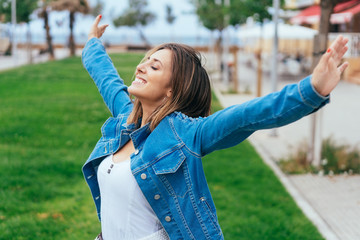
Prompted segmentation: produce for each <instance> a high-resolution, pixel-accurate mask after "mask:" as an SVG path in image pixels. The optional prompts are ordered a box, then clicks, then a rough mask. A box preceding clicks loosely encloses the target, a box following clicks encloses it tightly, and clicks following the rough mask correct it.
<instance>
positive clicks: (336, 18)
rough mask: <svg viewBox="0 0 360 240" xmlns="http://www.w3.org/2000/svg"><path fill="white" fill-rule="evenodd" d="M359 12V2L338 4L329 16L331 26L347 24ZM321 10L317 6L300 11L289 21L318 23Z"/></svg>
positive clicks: (298, 23) (356, 0)
mask: <svg viewBox="0 0 360 240" xmlns="http://www.w3.org/2000/svg"><path fill="white" fill-rule="evenodd" d="M359 12H360V2H359V0H352V1H348V2H344V3H339V4H337V5H336V6H335V7H334V13H333V14H331V17H330V23H331V24H341V23H348V22H350V21H351V19H352V18H353V16H354V15H355V14H357V13H359ZM320 14H321V9H320V6H319V5H314V6H311V7H308V8H306V9H304V10H303V11H301V12H300V13H299V14H298V15H297V16H295V17H293V18H292V19H290V22H291V23H292V24H297V25H302V24H310V25H312V24H315V23H318V22H319V21H320Z"/></svg>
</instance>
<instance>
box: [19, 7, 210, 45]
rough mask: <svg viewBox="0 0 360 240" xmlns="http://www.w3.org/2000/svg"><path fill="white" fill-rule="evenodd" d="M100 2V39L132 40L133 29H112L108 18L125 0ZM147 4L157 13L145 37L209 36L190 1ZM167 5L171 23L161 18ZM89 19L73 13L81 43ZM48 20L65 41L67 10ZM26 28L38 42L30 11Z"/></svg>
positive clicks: (39, 26)
mask: <svg viewBox="0 0 360 240" xmlns="http://www.w3.org/2000/svg"><path fill="white" fill-rule="evenodd" d="M88 1H89V4H90V6H95V4H96V2H97V0H88ZM102 2H103V3H104V10H103V12H102V15H103V18H102V20H101V23H104V24H105V23H108V24H110V26H109V27H108V28H107V30H106V33H105V34H104V38H105V39H106V38H108V39H111V40H112V41H115V40H118V41H122V42H124V41H125V42H128V41H134V39H136V38H137V37H138V33H137V31H136V30H134V29H131V28H128V27H119V28H116V27H115V26H114V25H113V24H112V19H113V18H115V17H117V16H119V15H121V13H123V11H124V10H125V9H126V8H127V6H128V0H102ZM148 3H149V4H148V7H147V9H148V10H149V11H151V12H153V13H155V14H156V16H157V18H156V20H155V21H154V22H153V23H151V24H150V25H148V26H146V27H145V28H144V29H143V30H144V33H145V35H146V36H147V37H148V38H149V39H158V38H159V39H160V38H163V39H164V38H165V39H166V40H167V41H169V40H174V39H175V40H178V41H181V40H182V39H185V38H193V39H196V38H197V39H201V38H209V37H210V32H209V31H208V30H207V29H206V28H204V27H202V26H201V24H200V23H199V21H198V18H197V16H196V14H195V13H194V12H195V9H194V6H193V5H192V4H191V3H190V0H148ZM167 4H168V5H170V6H171V7H172V10H173V14H174V15H175V16H176V19H175V22H174V24H173V25H172V26H170V25H169V24H168V23H167V22H166V20H165V17H166V11H165V9H166V8H165V6H166V5H167ZM93 20H94V17H93V16H90V15H85V16H84V15H82V14H77V16H76V20H75V26H74V32H75V35H76V36H77V39H78V41H80V42H83V41H84V39H86V36H87V33H88V30H89V28H90V26H91V24H92V22H93ZM49 22H50V29H51V34H52V36H53V38H54V41H55V42H56V41H65V39H67V37H68V35H69V27H68V25H69V23H68V13H67V12H51V14H50V19H49ZM26 28H27V26H25V25H21V26H18V27H17V32H19V33H24V32H25V31H26ZM30 28H31V31H32V33H33V41H34V42H38V41H42V39H43V38H44V34H45V31H44V28H43V20H42V19H39V18H38V17H37V16H36V15H35V14H34V15H33V20H32V22H31V24H30ZM19 41H21V40H19ZM155 41H156V40H155ZM204 41H205V40H204Z"/></svg>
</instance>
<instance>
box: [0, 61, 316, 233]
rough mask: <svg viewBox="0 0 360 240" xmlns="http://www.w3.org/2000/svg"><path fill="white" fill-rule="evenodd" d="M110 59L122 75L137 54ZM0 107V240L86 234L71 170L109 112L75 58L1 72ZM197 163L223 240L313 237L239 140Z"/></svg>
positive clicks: (85, 196)
mask: <svg viewBox="0 0 360 240" xmlns="http://www.w3.org/2000/svg"><path fill="white" fill-rule="evenodd" d="M112 57H113V59H114V63H115V65H116V66H118V71H119V72H120V74H121V75H122V76H123V78H124V79H128V80H130V79H131V77H132V75H133V71H134V69H135V66H136V64H137V63H138V62H139V61H140V59H141V58H142V55H140V54H121V55H113V56H112ZM0 104H1V105H0V178H1V181H0V239H4V240H5V239H6V240H8V239H47V240H48V239H52V240H55V239H79V240H83V239H94V237H95V236H96V235H97V234H98V232H99V231H100V224H99V222H98V220H97V217H96V212H95V206H94V204H93V202H92V199H91V196H90V191H89V189H88V187H87V185H86V183H85V181H84V179H83V176H82V173H81V167H82V165H83V163H84V162H85V160H86V159H87V157H88V155H89V154H90V152H91V150H92V148H93V147H94V145H95V143H96V141H97V140H98V138H99V137H100V127H101V125H102V123H103V122H104V121H105V120H106V119H107V118H108V117H109V112H108V110H107V108H106V106H105V105H104V103H103V101H102V99H101V97H100V95H99V94H98V92H97V89H96V87H95V85H94V84H93V83H92V81H91V80H90V78H89V76H88V74H87V72H86V71H85V69H83V67H82V64H81V60H80V58H69V59H65V60H62V61H57V62H49V63H44V64H38V65H32V66H25V67H20V68H17V69H13V70H9V71H4V72H1V73H0ZM213 106H214V111H215V110H217V109H219V103H218V102H216V101H215V102H214V105H213ZM204 167H205V172H206V175H207V179H208V182H209V185H210V188H211V190H212V193H213V197H214V199H215V204H216V206H217V212H218V216H219V221H220V224H221V226H222V229H223V232H224V235H225V238H226V239H233V240H237V239H249V240H250V239H251V240H254V239H259V240H260V239H261V240H263V239H301V240H304V239H311V240H316V239H322V238H321V236H320V235H319V233H318V232H317V230H316V228H315V227H314V226H313V225H312V224H311V223H310V222H309V221H308V220H307V219H306V218H305V217H304V215H303V214H302V213H301V211H300V210H299V209H298V208H297V206H296V205H295V203H294V201H293V200H292V199H291V197H290V196H289V194H287V192H286V191H285V190H284V188H283V187H282V185H281V184H280V182H279V181H278V180H277V178H276V177H275V175H274V174H273V173H272V172H271V170H270V169H269V168H268V167H267V166H266V165H265V164H264V163H263V162H262V160H261V159H260V157H259V156H258V155H257V154H256V152H255V151H254V149H253V148H252V146H251V145H250V144H249V143H248V142H244V143H242V144H240V145H239V146H236V147H234V148H231V149H227V150H223V151H219V152H215V153H212V154H211V155H209V156H208V157H206V158H205V159H204Z"/></svg>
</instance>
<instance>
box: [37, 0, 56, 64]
mask: <svg viewBox="0 0 360 240" xmlns="http://www.w3.org/2000/svg"><path fill="white" fill-rule="evenodd" d="M51 1H52V0H41V1H40V6H41V10H40V12H39V17H41V18H43V19H44V28H45V32H46V43H47V49H46V51H47V52H49V54H50V60H53V59H54V58H55V55H54V47H53V44H52V37H51V34H50V25H49V12H48V11H49V8H50V7H49V5H50V3H51Z"/></svg>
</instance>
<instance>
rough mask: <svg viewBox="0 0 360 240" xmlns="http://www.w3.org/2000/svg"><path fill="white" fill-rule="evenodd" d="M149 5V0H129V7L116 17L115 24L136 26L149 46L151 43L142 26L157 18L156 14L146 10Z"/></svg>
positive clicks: (117, 25)
mask: <svg viewBox="0 0 360 240" xmlns="http://www.w3.org/2000/svg"><path fill="white" fill-rule="evenodd" d="M147 5H148V2H147V0H129V7H128V8H127V9H126V10H125V11H124V12H123V14H122V15H120V16H119V17H118V18H116V19H114V21H113V22H114V25H115V26H116V27H119V26H129V27H136V29H137V30H138V33H139V35H140V38H141V40H142V41H143V42H144V44H145V45H146V46H147V47H149V46H150V43H149V41H148V40H147V38H146V37H145V35H144V33H143V31H142V27H144V26H146V25H148V24H149V23H151V22H153V21H154V20H155V19H156V15H155V14H153V13H152V12H147V11H146V6H147Z"/></svg>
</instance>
